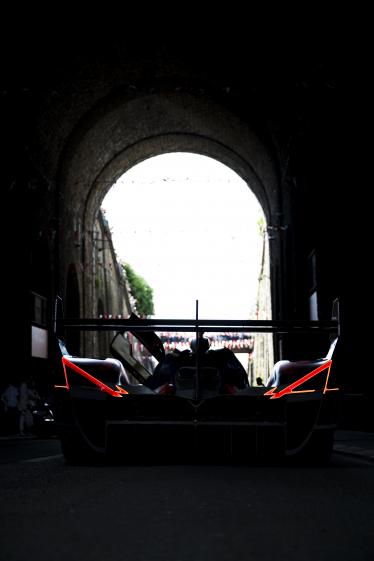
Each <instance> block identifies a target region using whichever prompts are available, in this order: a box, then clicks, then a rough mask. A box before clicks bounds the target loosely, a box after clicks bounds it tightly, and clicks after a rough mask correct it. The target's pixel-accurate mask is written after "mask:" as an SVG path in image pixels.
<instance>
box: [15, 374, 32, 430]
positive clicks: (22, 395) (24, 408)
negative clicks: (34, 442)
mask: <svg viewBox="0 0 374 561" xmlns="http://www.w3.org/2000/svg"><path fill="white" fill-rule="evenodd" d="M18 409H19V434H20V436H25V435H26V434H30V429H31V427H32V426H33V419H32V413H31V410H30V392H29V388H28V386H27V383H26V381H24V380H23V381H22V382H21V384H20V387H19V399H18Z"/></svg>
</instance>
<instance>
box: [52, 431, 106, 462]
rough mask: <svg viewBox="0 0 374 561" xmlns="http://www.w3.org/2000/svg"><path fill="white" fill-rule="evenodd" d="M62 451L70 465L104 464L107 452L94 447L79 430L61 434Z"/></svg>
mask: <svg viewBox="0 0 374 561" xmlns="http://www.w3.org/2000/svg"><path fill="white" fill-rule="evenodd" d="M60 441H61V451H62V454H63V456H64V458H65V461H66V463H68V464H70V465H87V464H91V465H92V464H102V463H104V461H105V458H106V456H105V453H104V452H101V451H98V450H95V449H93V448H92V447H91V446H90V445H89V444H88V442H87V441H86V439H85V438H84V437H83V436H82V434H81V433H80V432H79V430H69V431H66V432H64V433H63V434H61V435H60Z"/></svg>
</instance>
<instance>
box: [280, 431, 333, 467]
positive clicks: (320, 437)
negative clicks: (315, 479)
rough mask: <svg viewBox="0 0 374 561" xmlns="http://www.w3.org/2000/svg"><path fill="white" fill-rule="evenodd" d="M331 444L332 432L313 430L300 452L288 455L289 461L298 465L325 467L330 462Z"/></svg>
mask: <svg viewBox="0 0 374 561" xmlns="http://www.w3.org/2000/svg"><path fill="white" fill-rule="evenodd" d="M333 444H334V431H333V430H315V431H314V432H313V433H312V434H311V435H310V437H309V439H308V440H307V442H306V443H305V444H304V446H303V447H302V448H301V450H298V451H297V452H295V453H292V452H291V453H290V454H289V459H290V460H291V461H292V462H295V463H298V464H306V465H313V466H325V465H327V464H328V463H329V462H330V459H331V454H332V449H333Z"/></svg>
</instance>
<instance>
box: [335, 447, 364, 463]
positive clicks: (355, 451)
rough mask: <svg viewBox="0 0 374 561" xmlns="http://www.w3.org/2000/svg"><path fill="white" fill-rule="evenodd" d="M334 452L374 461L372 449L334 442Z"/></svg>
mask: <svg viewBox="0 0 374 561" xmlns="http://www.w3.org/2000/svg"><path fill="white" fill-rule="evenodd" d="M333 452H336V453H337V454H342V455H344V456H351V457H352V458H359V459H361V460H367V461H368V462H372V463H374V451H373V450H372V449H365V448H359V447H358V446H348V445H339V444H337V445H336V444H334V447H333Z"/></svg>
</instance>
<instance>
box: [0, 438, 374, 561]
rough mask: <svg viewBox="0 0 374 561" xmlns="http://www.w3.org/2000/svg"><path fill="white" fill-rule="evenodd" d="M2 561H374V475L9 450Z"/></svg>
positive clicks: (340, 467)
mask: <svg viewBox="0 0 374 561" xmlns="http://www.w3.org/2000/svg"><path fill="white" fill-rule="evenodd" d="M0 452H1V465H0V485H1V491H0V498H1V506H0V512H1V520H0V559H1V561H3V560H4V561H14V560H17V561H33V560H38V561H44V560H45V561H47V560H48V561H55V560H56V561H57V560H58V561H59V560H64V561H66V560H69V561H75V560H80V561H81V560H82V559H83V560H86V561H91V560H92V561H96V560H100V561H104V560H105V561H113V560H121V561H122V560H124V561H126V560H131V561H138V560H139V561H140V560H141V561H145V560H146V561H153V560H160V561H161V560H169V559H170V560H173V561H185V560H191V561H200V560H204V561H205V560H209V561H211V560H214V561H221V560H227V561H232V560H234V561H241V560H246V561H248V560H259V561H265V560H266V561H267V560H269V561H270V560H271V561H281V560H283V559H284V560H287V561H293V560H297V561H300V560H303V561H309V560H312V559H313V561H324V560H326V561H327V560H329V561H331V559H337V560H339V561H343V560H347V561H348V560H349V561H363V560H365V561H369V560H370V561H372V560H373V559H374V464H373V463H370V462H368V461H365V460H359V459H357V458H353V457H349V456H344V455H341V454H335V455H334V457H333V460H332V463H331V465H330V466H329V467H327V468H317V467H316V468H306V467H304V468H292V467H285V466H283V467H282V466H266V465H263V466H243V465H139V466H104V467H87V466H81V467H69V466H67V465H66V464H65V463H64V460H63V458H62V456H61V455H60V449H59V443H58V441H56V440H53V439H51V440H30V441H27V440H24V441H19V442H17V441H7V442H1V443H0Z"/></svg>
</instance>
